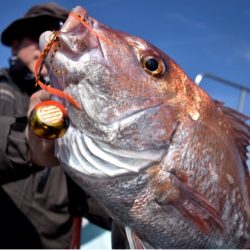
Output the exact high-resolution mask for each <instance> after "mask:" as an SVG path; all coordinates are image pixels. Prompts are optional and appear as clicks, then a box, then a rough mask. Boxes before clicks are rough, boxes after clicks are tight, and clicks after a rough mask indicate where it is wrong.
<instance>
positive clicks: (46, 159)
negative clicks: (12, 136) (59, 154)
mask: <svg viewBox="0 0 250 250" xmlns="http://www.w3.org/2000/svg"><path fill="white" fill-rule="evenodd" d="M49 99H50V94H49V93H48V92H46V91H44V90H40V91H37V92H36V93H34V94H33V95H32V96H31V98H30V103H29V110H28V114H27V116H28V118H29V117H30V114H31V111H32V110H33V109H34V107H35V106H36V105H37V104H39V103H41V102H43V101H46V100H49ZM26 139H27V142H28V145H29V152H30V159H31V161H32V163H34V164H36V165H39V166H44V167H52V166H57V165H58V164H59V161H58V159H57V158H56V157H55V140H50V139H44V138H41V137H38V136H37V135H35V134H34V133H33V132H32V130H31V129H30V127H29V126H27V128H26Z"/></svg>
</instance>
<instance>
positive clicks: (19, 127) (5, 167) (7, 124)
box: [0, 77, 42, 185]
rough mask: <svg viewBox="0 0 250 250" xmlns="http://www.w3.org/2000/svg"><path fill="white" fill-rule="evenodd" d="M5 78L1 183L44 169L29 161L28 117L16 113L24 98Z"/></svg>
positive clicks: (0, 107) (1, 85)
mask: <svg viewBox="0 0 250 250" xmlns="http://www.w3.org/2000/svg"><path fill="white" fill-rule="evenodd" d="M4 80H5V78H3V77H2V78H1V79H0V185H2V184H5V183H8V182H11V181H15V180H19V179H23V178H26V177H27V176H29V175H30V174H32V173H33V172H37V171H39V170H41V169H42V168H41V167H38V166H34V165H32V164H31V162H30V161H29V152H28V144H27V142H26V139H25V127H26V125H27V119H26V117H25V116H24V114H23V115H22V117H20V118H17V114H16V110H17V108H22V107H21V103H22V102H21V101H22V100H21V101H20V100H19V99H20V98H19V97H18V96H17V95H16V93H15V89H14V88H13V87H12V86H11V84H8V82H7V81H4ZM17 99H18V100H19V101H20V102H17ZM17 105H18V106H20V107H16V106H17ZM22 105H24V104H22ZM23 110H26V107H25V108H23ZM24 113H26V112H24ZM25 115H26V114H25ZM20 116H21V115H20Z"/></svg>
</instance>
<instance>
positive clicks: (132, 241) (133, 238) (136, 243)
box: [125, 227, 153, 249]
mask: <svg viewBox="0 0 250 250" xmlns="http://www.w3.org/2000/svg"><path fill="white" fill-rule="evenodd" d="M125 231H126V235H127V239H128V243H129V247H130V249H153V247H152V246H150V244H148V243H147V242H145V241H142V240H141V239H140V238H139V237H138V236H137V235H136V233H135V232H133V231H132V230H131V229H130V228H129V227H125Z"/></svg>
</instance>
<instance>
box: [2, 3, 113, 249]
mask: <svg viewBox="0 0 250 250" xmlns="http://www.w3.org/2000/svg"><path fill="white" fill-rule="evenodd" d="M68 14H69V12H68V11H67V10H66V9H64V8H62V7H61V6H59V5H57V4H54V3H47V4H39V5H35V6H33V7H31V8H30V9H29V10H28V11H27V13H26V14H25V15H24V17H22V18H20V19H17V20H15V21H14V22H13V23H11V24H10V25H9V26H8V27H7V28H6V29H5V30H4V31H3V32H2V35H1V39H2V43H3V44H4V45H6V46H9V47H10V48H11V50H12V56H11V58H10V68H8V69H1V70H0V126H1V130H0V184H1V186H0V248H25V249H27V248H54V249H55V248H63V249H65V248H69V247H74V246H72V245H70V242H72V241H71V238H72V223H73V216H78V217H81V216H83V215H84V216H86V217H87V218H88V219H89V220H90V221H92V222H94V223H96V224H98V225H99V226H102V227H105V228H107V229H109V228H110V227H111V219H110V217H109V216H107V215H106V214H105V213H104V212H103V211H102V209H100V207H99V206H98V205H96V202H95V201H94V200H93V199H92V198H90V197H89V196H88V195H87V194H86V193H85V192H83V191H82V190H81V189H79V188H78V186H77V185H76V184H75V183H74V182H72V181H71V179H70V178H68V177H67V176H66V175H65V173H64V171H63V170H62V168H60V167H54V168H49V167H50V166H55V165H58V161H57V160H56V159H55V158H53V154H51V153H48V154H47V155H46V159H45V162H44V163H43V164H35V161H33V160H32V159H31V158H30V155H31V154H30V150H31V149H30V148H29V146H28V144H27V140H26V138H25V128H26V126H27V118H26V114H27V111H28V107H29V100H30V96H31V95H32V94H34V93H35V92H36V91H38V90H39V86H37V85H36V82H35V76H34V67H35V62H36V60H37V58H38V57H39V54H40V50H39V46H38V41H39V36H40V34H41V33H42V32H44V31H46V30H54V31H56V30H58V29H59V28H60V27H61V25H62V23H63V22H64V21H65V20H66V18H67V16H68ZM40 75H41V79H42V80H43V81H44V82H46V81H47V80H48V79H47V77H48V76H47V71H46V70H45V69H42V70H41V72H40ZM35 139H36V138H35ZM36 145H38V147H36ZM39 145H40V146H39ZM46 145H47V148H46V149H47V150H48V152H49V151H51V152H53V150H54V149H53V147H52V146H53V145H52V144H50V143H49V142H47V144H46ZM32 150H33V151H34V150H35V155H40V154H42V153H43V149H42V147H41V144H39V142H38V144H36V143H35V145H34V146H33V148H32ZM50 155H52V156H51V157H49V156H50ZM88 208H89V209H90V210H91V209H92V210H91V211H92V212H91V211H89V210H88ZM88 211H89V212H88ZM78 223H79V220H78ZM78 233H79V224H78ZM76 239H77V238H75V240H76ZM78 240H79V238H78ZM78 247H79V245H78Z"/></svg>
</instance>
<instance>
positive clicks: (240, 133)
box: [215, 101, 250, 199]
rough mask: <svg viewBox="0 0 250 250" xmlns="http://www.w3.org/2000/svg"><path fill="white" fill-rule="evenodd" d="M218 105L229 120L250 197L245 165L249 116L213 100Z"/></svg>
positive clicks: (248, 176)
mask: <svg viewBox="0 0 250 250" xmlns="http://www.w3.org/2000/svg"><path fill="white" fill-rule="evenodd" d="M215 103H216V104H217V105H218V107H219V108H220V109H221V110H222V112H223V113H224V115H225V117H226V119H227V120H228V121H229V122H230V128H231V134H232V135H233V139H234V141H235V144H236V147H237V148H238V151H239V153H240V157H241V160H242V164H243V166H244V172H245V175H246V181H247V187H248V195H249V199H250V173H249V169H248V166H247V158H248V157H247V152H248V150H247V147H248V146H249V144H250V126H249V125H248V124H247V123H246V121H247V120H249V119H250V117H248V116H246V115H244V114H242V113H240V112H238V111H236V110H234V109H231V108H229V107H225V106H224V105H223V103H221V102H219V101H215Z"/></svg>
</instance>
